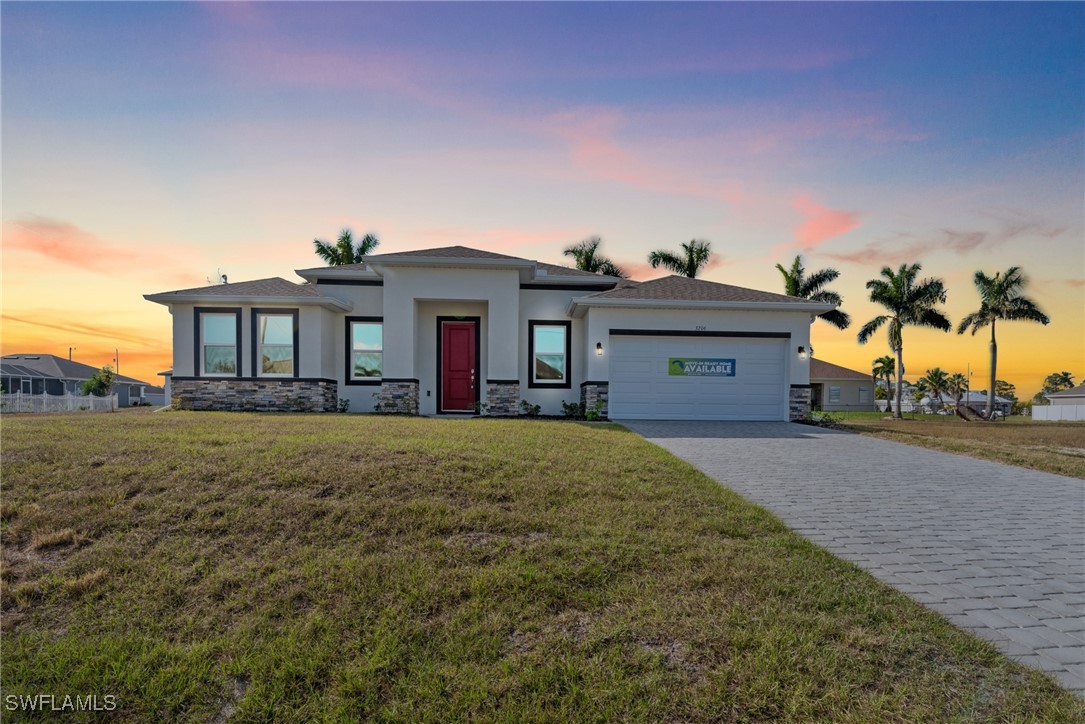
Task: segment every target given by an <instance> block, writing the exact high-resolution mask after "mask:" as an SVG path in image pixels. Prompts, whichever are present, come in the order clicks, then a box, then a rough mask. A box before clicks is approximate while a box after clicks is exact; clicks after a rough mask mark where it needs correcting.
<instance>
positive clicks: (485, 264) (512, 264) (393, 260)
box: [366, 254, 535, 282]
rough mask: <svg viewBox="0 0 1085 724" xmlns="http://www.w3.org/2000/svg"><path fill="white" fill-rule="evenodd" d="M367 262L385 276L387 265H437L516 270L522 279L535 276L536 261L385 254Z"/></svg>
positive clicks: (457, 267)
mask: <svg viewBox="0 0 1085 724" xmlns="http://www.w3.org/2000/svg"><path fill="white" fill-rule="evenodd" d="M366 264H367V265H368V266H369V267H370V268H371V269H373V271H375V272H376V273H377V274H379V275H381V276H384V270H385V268H387V267H404V266H405V267H437V268H448V269H485V270H491V271H509V270H515V271H517V272H519V274H520V281H522V282H526V281H529V280H530V279H532V278H533V277H534V276H535V262H533V261H531V260H530V259H458V258H455V257H445V256H407V255H404V256H396V255H393V254H385V255H382V256H381V257H380V259H366Z"/></svg>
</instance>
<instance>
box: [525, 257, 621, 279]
mask: <svg viewBox="0 0 1085 724" xmlns="http://www.w3.org/2000/svg"><path fill="white" fill-rule="evenodd" d="M535 265H536V266H537V267H538V268H539V269H542V270H543V271H545V272H546V275H547V276H550V277H596V278H599V277H602V278H603V279H604V280H610V279H614V278H616V277H611V276H607V275H605V274H596V273H595V272H590V271H584V270H583V269H574V268H573V267H571V266H561V265H560V264H547V263H546V262H545V261H537V262H535Z"/></svg>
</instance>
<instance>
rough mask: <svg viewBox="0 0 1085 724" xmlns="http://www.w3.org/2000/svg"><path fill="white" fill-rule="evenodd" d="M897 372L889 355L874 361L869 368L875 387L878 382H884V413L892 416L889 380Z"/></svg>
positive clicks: (894, 362)
mask: <svg viewBox="0 0 1085 724" xmlns="http://www.w3.org/2000/svg"><path fill="white" fill-rule="evenodd" d="M896 370H897V362H896V360H894V359H893V358H892V356H890V355H886V356H884V357H879V358H878V359H876V360H874V362H873V364H872V365H871V368H870V374H871V375H872V376H873V377H874V385H875V387H876V386H877V384H878V380H884V381H885V408H886V410H885V411H886V412H888V413H889V414H893V400H892V398H891V396H890V395H889V390H890V382H889V379H890V378H891V377H892V376H893V374H894V373H895V372H896Z"/></svg>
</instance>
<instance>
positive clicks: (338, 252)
mask: <svg viewBox="0 0 1085 724" xmlns="http://www.w3.org/2000/svg"><path fill="white" fill-rule="evenodd" d="M380 243H381V242H380V239H378V238H377V237H376V235H374V234H366V235H365V236H363V237H362V238H361V239H360V240H359V241H358V243H357V244H355V243H354V237H353V236H352V235H351V233H350V229H343V230H342V231H340V232H339V238H338V239H336V241H335V243H334V244H329V243H328V242H326V241H321V240H320V239H313V247H314V249H313V250H314V251H315V252H316V255H317V256H319V257H320V258H321V259H323V260H324V261H325V262H327V264H328V266H342V265H344V264H361V263H362V260H363V258H364V257H366V256H369V255H370V254H372V253H373V250H374V249H376V248H377V247H378V246H380Z"/></svg>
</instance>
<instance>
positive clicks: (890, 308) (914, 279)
mask: <svg viewBox="0 0 1085 724" xmlns="http://www.w3.org/2000/svg"><path fill="white" fill-rule="evenodd" d="M379 244H380V240H379V239H378V238H377V237H376V236H375V235H373V234H366V235H365V236H364V237H363V238H362V239H361V240H360V241H359V242H357V243H355V242H354V239H353V237H352V235H351V232H350V230H349V229H343V231H342V232H341V233H340V235H339V238H338V239H337V241H336V243H335V244H330V243H328V242H326V241H321V240H320V239H314V240H313V245H314V249H315V251H316V254H317V255H318V256H319V257H320V258H321V259H323V260H324V261H325V262H327V263H328V264H329V265H342V264H357V263H360V262H362V261H363V259H364V257H365V256H367V255H369V254H371V253H373V251H374V250H375V249H376V248H377V246H378V245H379ZM601 244H602V239H601V238H599V237H598V236H593V237H590V238H587V239H584V240H583V241H580V242H578V243H576V244H573V245H571V246H568V247H566V248H565V249H563V250H562V253H563V254H564V255H565V256H568V257H570V258H571V259H572V260H573V262H574V264H575V265H576V268H577V269H580V270H582V271H587V272H591V273H593V274H602V275H605V276H611V277H617V278H624V277H626V273H625V271H624V270H623V269H622V268H621V267H620V266H619V265H618V264H617V263H616V262H614V260H612V259H610V258H609V257H607V256H605V255H603V254H602V253H600V251H599V247H600V245H601ZM711 258H712V245H711V243H710V242H708V241H705V240H703V239H691V240H690V241H688V242H685V243H683V244H681V246H680V249H679V250H678V251H672V250H668V249H656V250H654V251H651V252H649V254H648V263H649V265H651V267H652V268H653V269H657V268H659V267H663V268H664V269H667V270H669V271H672V272H674V273H675V274H678V275H681V276H685V277H689V278H696V277H697V276H698V275H699V274H700V273H701V272H702V271H703V270H704V269H705V268H706V267H707V266H708V263H709V261H710V260H711ZM776 269H777V270H778V271H779V272H780V274H781V275H782V277H783V287H784V293H785V294H787V295H788V296H792V297H798V298H801V299H808V300H810V301H814V302H825V303H828V304H833V305H835V307H836V308H835V309H832V310H830V311H828V312H824V313H823V314H820V315H818V317H819V318H820V319H823V320H825V321H826V322H828V323H829V324H832V325H833V326H834V327H836V328H838V329H841V330H844V329H847V328H848V327H849V326H851V317H850V316H849V315H848V314H847V313H846V312H844V311H843V310H842V309H840V306H841V305H842V304H843V302H844V299H843V297H841V296H840V294H838V293H837V292H834V291H832V290H830V289H827V288H826V287H827V285H828V284H830V283H832V282H833V281H835V280H836V279H837V278H838V277H839V276H840V272H839V271H838V270H836V269H832V268H828V269H819V270H818V271H816V272H813V273H810V274H807V272H806V270H805V269H804V267H803V264H802V258H801V257H800V256H796V257H795V260H794V261H793V262H792V263H791V266H790V267H786V268H785V267H784V266H783V265H782V264H777V265H776ZM922 269H923V267H922V265H921V264H919V263H918V262H916V263H913V264H901V265H900V266H899V268H897V269H893V268H892V267H889V266H883V267H882V269H881V272H880V273H879V276H878V277H877V278H875V279H871V280H869V281H868V282H867V283H866V288H867V290H868V291H869V295H870V301H871V302H874V303H875V304H878V305H880V306H882V307H883V308H884V309H885V313H883V314H879V315H877V316H876V317H874V318H873V319H871V320H870V321H868V322H867V323H866V324H864V325H863V326H862V327H861V328H860V329H859V333H858V335H857V340H858V342H859V344H866V343H867V342H868V341H870V339H871V338H872V337H873V336H874V335H875V334H876V333H877V332H878V330H880V329H882V328H883V327H884V328H885V330H886V332H887V337H888V343H889V350H890V352H892V353H893V354H892V355H887V356H886V357H882V358H880V359H878V360H875V361H874V366H873V370H872V372H873V374H874V376H875V378H877V379H882V378H884V379H885V380H886V384H887V386H888V385H889V379H890V377H892V376H893V375H894V374H895V376H896V389H895V395H894V397H895V401H896V405H895V407H893V410H892V413H893V416H894V417H897V418H900V417H901V409H900V407H901V404H900V403H901V396H902V394H903V389H904V373H905V370H904V330H905V328H907V327H928V328H931V329H937V330H941V331H943V332H949V331H951V330H952V329H953V325H952V324H951V323H950V321H949V318H948V317H946V315H945V313H944V312H943V311H942V310H941V309H940V307H939V305H941V304H945V302H946V288H945V283H944V282H943V281H942V280H941V279H938V278H934V277H928V278H922V279H921V278H920V277H919V273H920V271H922ZM972 282H973V285H974V286H975V288H976V291H977V292H978V294H979V301H980V304H979V308H978V309H976V311H974V312H971V313H969V314H967V315H965V317H964V318H963V319H961V321H960V322H959V323H958V324H957V334H964V333H965V332H968V331H971V333H972V335H973V336H975V334H976V333H977V332H979V331H980V330H981V329H984V328H986V327H990V328H991V338H990V342H989V344H988V349H989V351H990V365H991V366H990V384H989V386H988V388H987V389H988V390H992V391H993V390H995V389H996V386H997V383H998V379H997V372H998V340H997V337H996V333H995V330H996V326H997V324H998V323H999V322H1011V321H1026V322H1037V323H1040V324H1044V325H1046V324H1048V323H1049V322H1050V321H1051V320H1050V318H1049V317H1048V316H1047V315H1046V314H1044V312H1043V311H1041V309H1040V308H1039V306H1038V305H1037V304H1036V302H1035V301H1033V300H1032V299H1030V298H1028V297H1026V296H1025V295H1024V289H1025V287H1026V285H1027V283H1028V281H1027V279H1026V278H1025V275H1024V274H1023V272H1022V271H1021V267H1019V266H1012V267H1010V268H1009V269H1007V270H1006V271H1004V272H995V274H994V275H993V276H991V275H988V274H987V273H985V272H983V271H977V272H976V273H975V274H974V275H973V277H972ZM894 357H895V359H894ZM887 359H888V360H890V361H891V362H892V366H891V369H889V371H888V372H887V371H886V369H887V366H888V363H887V362H886V360H887ZM931 373H936V374H935V375H934V378H933V379H930V380H928V383H930V384H936V385H941V384H943V383H944V384H947V385H951V387H944V388H943V387H932V388H931V389H932V390H934V391H935V394H936V395H937V396H940V395H941V394H943V393H950V391H951V390H954V389H960V387H959V382H960V380H959V379H958V378H961V379H963V378H964V375H962V374H960V373H956V374H952V375H951V374H948V373H945V372H943V371H942V370H941V369H940V368H937V367H935V368H933V369H932V370H928V371H927V377H929V376H930V375H931ZM1062 374H1066V373H1062ZM943 377H944V380H943ZM924 379H926V378H924ZM1049 379H1050V378H1049ZM967 385H968V381H967V380H964V389H967ZM1070 386H1071V387H1072V386H1073V385H1070ZM1060 389H1067V388H1060ZM1045 391H1046V387H1045ZM1038 397H1039V395H1038ZM994 398H995V395H993V394H989V395H987V406H986V410H985V412H984V416H985V417H987V418H988V419H990V418H991V417H992V413H993V412H994ZM958 400H959V397H958Z"/></svg>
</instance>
